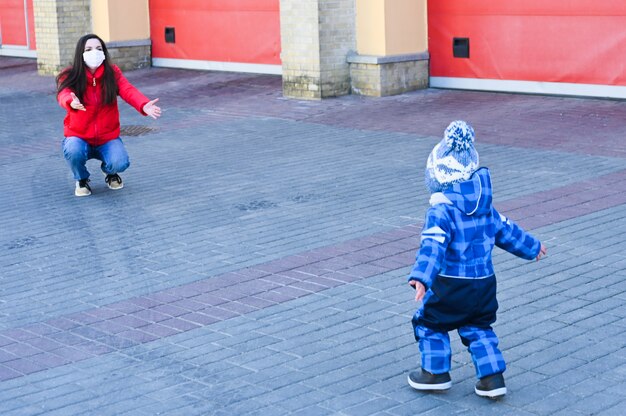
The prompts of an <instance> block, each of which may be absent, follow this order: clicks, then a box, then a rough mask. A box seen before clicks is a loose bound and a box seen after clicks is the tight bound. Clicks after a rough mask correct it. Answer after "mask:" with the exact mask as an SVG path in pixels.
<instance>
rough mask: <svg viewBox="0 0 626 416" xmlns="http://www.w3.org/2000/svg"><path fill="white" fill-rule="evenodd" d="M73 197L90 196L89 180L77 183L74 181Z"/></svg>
mask: <svg viewBox="0 0 626 416" xmlns="http://www.w3.org/2000/svg"><path fill="white" fill-rule="evenodd" d="M74 195H76V196H89V195H91V187H90V186H89V179H81V180H79V181H76V189H74Z"/></svg>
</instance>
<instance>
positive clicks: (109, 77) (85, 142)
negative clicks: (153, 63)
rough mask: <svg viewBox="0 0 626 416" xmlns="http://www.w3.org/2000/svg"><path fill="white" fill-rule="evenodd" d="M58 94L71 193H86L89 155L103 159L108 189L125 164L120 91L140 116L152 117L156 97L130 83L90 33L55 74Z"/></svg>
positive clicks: (157, 113) (119, 181) (158, 111)
mask: <svg viewBox="0 0 626 416" xmlns="http://www.w3.org/2000/svg"><path fill="white" fill-rule="evenodd" d="M56 82H57V99H58V101H59V104H60V105H61V107H63V108H65V109H66V110H67V115H66V116H65V120H64V121H63V126H64V136H65V139H64V140H63V155H64V156H65V159H66V160H67V162H68V164H69V165H70V168H71V169H72V174H73V175H74V179H76V188H75V190H74V195H76V196H87V195H91V187H90V186H89V171H88V170H87V167H86V164H87V160H89V159H98V160H100V161H101V162H102V164H101V169H102V171H103V172H104V174H105V175H106V176H105V182H106V184H107V186H108V187H109V188H110V189H121V188H122V187H123V186H124V184H123V182H122V178H121V177H120V175H119V173H120V172H123V171H125V170H126V168H128V166H129V165H130V161H129V158H128V153H127V152H126V148H125V147H124V144H123V143H122V140H121V139H120V137H119V136H120V113H119V110H118V108H117V96H118V95H119V96H120V97H122V99H124V101H126V102H127V103H128V104H130V105H131V106H132V107H134V108H135V109H136V110H137V111H139V112H140V113H141V114H143V115H144V116H150V117H152V118H153V119H157V118H158V117H160V116H161V109H160V108H159V107H158V106H157V105H156V102H157V101H158V100H159V99H158V98H157V99H154V100H152V101H150V100H149V99H148V98H146V97H145V96H144V95H143V94H142V93H141V92H139V90H138V89H137V88H135V87H134V86H133V85H132V84H131V83H130V82H128V80H127V79H126V77H124V75H122V71H121V70H120V69H119V68H118V67H117V66H116V65H113V64H112V63H111V59H110V57H109V53H108V51H107V48H106V45H105V44H104V42H103V41H102V39H100V38H99V37H98V36H96V35H94V34H89V35H85V36H83V37H82V38H80V39H79V40H78V43H77V44H76V51H75V53H74V63H73V64H72V66H70V67H68V68H66V69H64V70H63V71H62V72H61V73H60V74H59V75H58V76H57V78H56Z"/></svg>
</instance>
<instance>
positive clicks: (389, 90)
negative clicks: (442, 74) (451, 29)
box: [348, 0, 429, 96]
mask: <svg viewBox="0 0 626 416" xmlns="http://www.w3.org/2000/svg"><path fill="white" fill-rule="evenodd" d="M356 16H357V23H356V33H357V53H356V54H353V55H351V56H349V57H348V62H349V63H350V77H351V84H352V92H353V93H355V94H361V95H372V96H385V95H393V94H400V93H403V92H407V91H412V90H416V89H420V88H426V87H428V81H429V72H428V65H429V55H428V31H427V0H356Z"/></svg>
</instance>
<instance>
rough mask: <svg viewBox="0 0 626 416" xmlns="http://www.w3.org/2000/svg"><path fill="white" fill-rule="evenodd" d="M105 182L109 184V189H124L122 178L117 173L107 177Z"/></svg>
mask: <svg viewBox="0 0 626 416" xmlns="http://www.w3.org/2000/svg"><path fill="white" fill-rule="evenodd" d="M104 181H105V182H106V183H107V186H108V187H109V189H122V188H123V187H124V183H122V178H121V177H120V175H118V174H117V173H112V174H110V175H107V176H106V177H105V178H104Z"/></svg>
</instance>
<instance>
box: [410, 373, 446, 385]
mask: <svg viewBox="0 0 626 416" xmlns="http://www.w3.org/2000/svg"><path fill="white" fill-rule="evenodd" d="M409 386H411V387H413V388H414V389H415V390H448V389H449V388H450V387H452V379H451V378H450V373H443V374H431V373H429V372H428V371H425V370H421V371H411V373H409Z"/></svg>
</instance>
